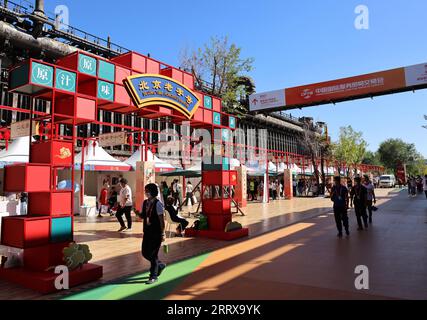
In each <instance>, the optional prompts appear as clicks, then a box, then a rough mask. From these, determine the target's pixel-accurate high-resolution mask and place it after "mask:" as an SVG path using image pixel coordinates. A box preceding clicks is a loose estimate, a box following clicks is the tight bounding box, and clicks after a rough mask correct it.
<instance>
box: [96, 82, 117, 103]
mask: <svg viewBox="0 0 427 320" xmlns="http://www.w3.org/2000/svg"><path fill="white" fill-rule="evenodd" d="M98 98H100V99H104V100H109V101H114V85H113V84H112V83H109V82H105V81H102V80H98Z"/></svg>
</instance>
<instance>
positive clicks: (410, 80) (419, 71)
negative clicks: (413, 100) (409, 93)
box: [405, 63, 427, 87]
mask: <svg viewBox="0 0 427 320" xmlns="http://www.w3.org/2000/svg"><path fill="white" fill-rule="evenodd" d="M405 77H406V85H407V86H408V87H412V86H419V85H422V84H427V63H423V64H417V65H415V66H410V67H406V68H405Z"/></svg>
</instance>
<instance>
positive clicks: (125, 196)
mask: <svg viewBox="0 0 427 320" xmlns="http://www.w3.org/2000/svg"><path fill="white" fill-rule="evenodd" d="M120 186H121V188H122V189H121V190H120V194H119V209H118V210H117V213H116V218H117V220H118V221H119V223H120V229H119V231H118V232H122V231H124V230H128V231H130V230H132V216H131V211H132V205H133V202H132V190H131V188H130V187H129V185H128V181H127V180H126V179H123V178H122V179H120ZM155 186H156V185H155ZM156 190H157V186H156ZM123 214H124V215H125V217H126V220H127V223H128V227H127V228H126V225H125V223H124V221H123Z"/></svg>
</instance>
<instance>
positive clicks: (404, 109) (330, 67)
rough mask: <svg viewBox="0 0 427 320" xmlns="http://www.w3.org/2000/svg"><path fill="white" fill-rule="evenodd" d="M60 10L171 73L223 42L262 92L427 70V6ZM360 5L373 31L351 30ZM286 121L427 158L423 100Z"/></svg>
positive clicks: (312, 111)
mask: <svg viewBox="0 0 427 320" xmlns="http://www.w3.org/2000/svg"><path fill="white" fill-rule="evenodd" d="M114 3H118V5H117V6H116V7H114V6H113V4H114ZM59 4H65V5H67V6H68V7H69V10H70V24H71V25H73V26H75V27H78V28H81V29H83V30H85V31H87V32H90V33H93V34H96V35H99V36H102V37H107V36H108V35H110V36H111V37H112V41H113V42H115V43H117V44H120V45H122V46H124V47H126V48H129V49H132V50H135V51H139V52H141V53H144V54H146V53H148V52H149V53H150V54H151V55H152V57H154V58H156V59H159V60H162V61H164V62H166V63H168V64H172V65H178V63H179V53H180V51H181V50H182V49H183V48H185V47H189V48H195V47H199V46H201V45H203V43H205V42H207V41H208V40H209V38H210V37H211V36H213V35H217V36H224V35H227V36H228V37H229V38H230V40H231V41H233V42H235V43H236V44H237V45H238V46H240V47H242V48H243V51H242V55H243V56H244V57H253V58H254V59H255V63H254V70H253V71H252V72H251V73H250V76H252V77H253V78H254V80H255V82H256V85H257V91H259V92H261V91H268V90H275V89H281V88H285V87H290V86H297V85H303V84H308V83H313V82H321V81H326V80H332V79H337V78H341V77H347V76H353V75H359V74H363V73H370V72H375V71H380V70H386V69H391V68H396V67H401V66H407V65H412V64H418V63H423V62H426V61H427V41H426V40H425V39H426V38H425V32H426V25H425V14H426V12H427V1H425V0H411V1H407V0H406V1H403V0H364V1H362V0H357V1H354V0H345V1H343V0H326V1H325V0H324V1H317V0H316V1H315V0H298V1H285V0H284V1H280V0H263V1H248V0H216V1H202V0H199V1H195V0H181V1H172V0H162V1H141V0H122V1H105V0H104V1H100V0H91V1H82V0H73V1H70V0H67V1H66V0H61V1H59V0H58V1H48V2H47V5H48V6H49V7H48V9H49V10H50V11H53V10H54V5H59ZM360 4H363V5H366V6H367V7H368V8H369V18H370V19H369V23H370V26H369V29H368V30H357V29H356V28H355V27H354V20H355V19H356V14H355V13H354V10H355V8H356V6H358V5H360ZM289 112H290V113H291V114H292V115H295V116H302V115H305V116H312V117H314V118H315V120H318V121H320V120H322V121H326V122H327V123H328V124H329V130H330V133H331V135H332V138H333V139H336V138H337V136H338V132H339V128H340V127H341V126H345V125H352V126H353V128H355V129H356V130H358V131H363V134H364V137H365V139H366V140H367V141H368V143H369V148H370V149H371V150H376V149H377V147H378V145H379V143H381V142H382V141H384V140H385V139H388V138H402V139H403V140H404V141H407V142H411V143H415V144H416V147H417V149H418V150H419V151H420V152H421V153H422V154H423V155H424V156H425V157H427V143H426V142H425V141H426V138H427V130H425V129H423V128H421V126H422V125H424V124H427V122H426V121H424V119H423V115H424V114H427V90H424V91H417V92H415V93H412V92H411V93H402V94H396V95H389V96H384V97H377V98H374V99H373V100H371V99H365V100H357V101H353V102H345V103H340V104H337V105H335V106H332V105H327V106H319V107H312V108H307V109H303V110H292V111H289Z"/></svg>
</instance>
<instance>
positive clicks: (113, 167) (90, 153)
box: [74, 142, 131, 171]
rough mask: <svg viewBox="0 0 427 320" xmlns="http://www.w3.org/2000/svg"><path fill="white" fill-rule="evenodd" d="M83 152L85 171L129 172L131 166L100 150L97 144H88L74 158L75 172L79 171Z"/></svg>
mask: <svg viewBox="0 0 427 320" xmlns="http://www.w3.org/2000/svg"><path fill="white" fill-rule="evenodd" d="M83 152H84V166H85V170H87V171H130V170H131V166H130V165H129V164H127V163H124V162H122V161H120V160H118V159H116V158H114V157H113V156H111V155H110V154H108V153H107V151H105V150H104V149H103V148H101V147H100V146H99V144H98V142H95V143H94V142H89V143H88V146H87V147H86V148H84V150H83V151H82V152H80V153H79V154H77V155H76V156H75V158H74V163H75V166H76V169H77V170H80V167H81V163H82V157H83Z"/></svg>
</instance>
